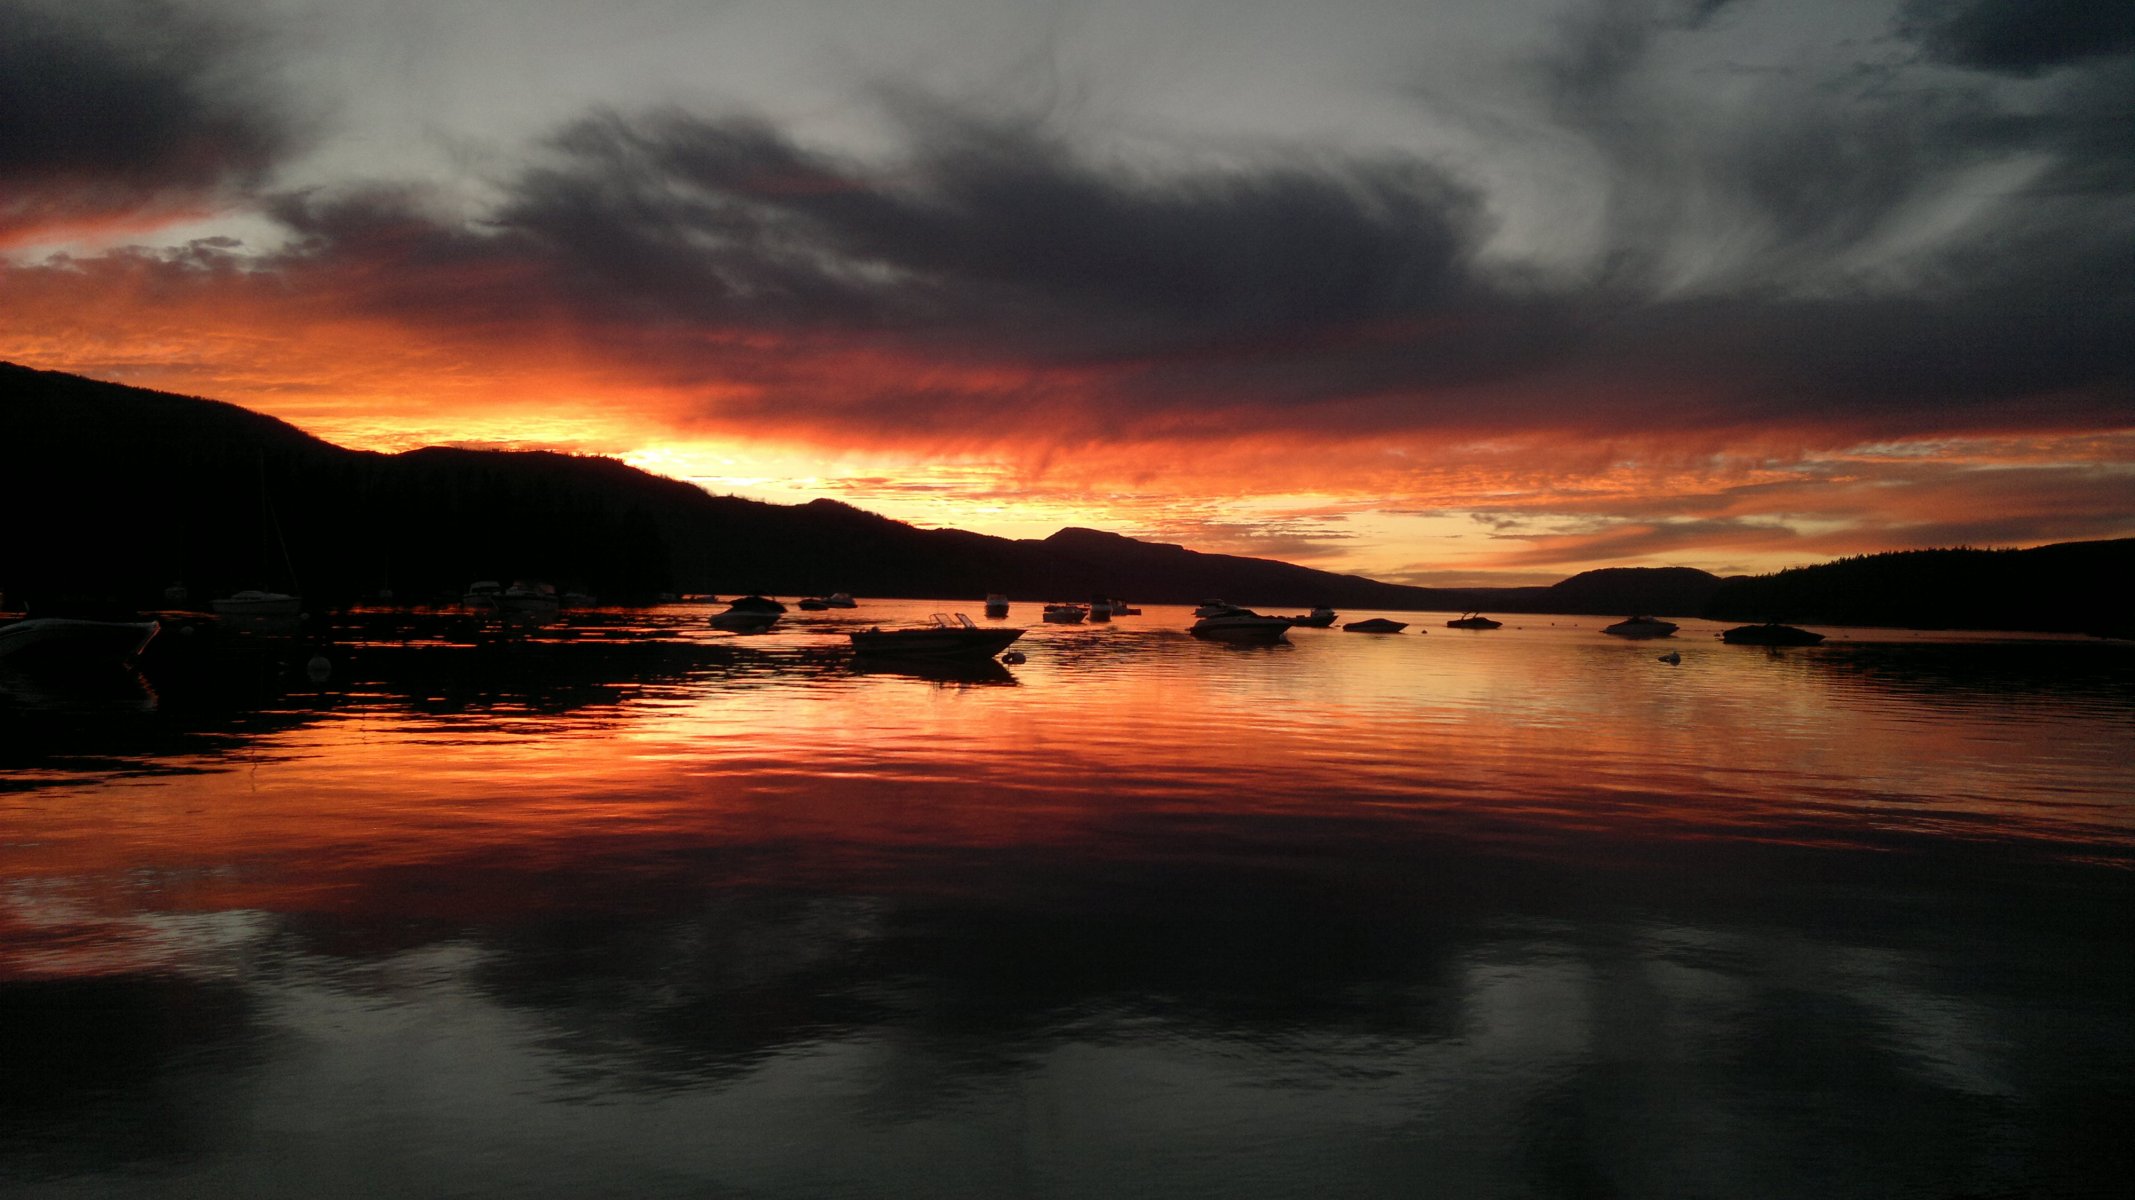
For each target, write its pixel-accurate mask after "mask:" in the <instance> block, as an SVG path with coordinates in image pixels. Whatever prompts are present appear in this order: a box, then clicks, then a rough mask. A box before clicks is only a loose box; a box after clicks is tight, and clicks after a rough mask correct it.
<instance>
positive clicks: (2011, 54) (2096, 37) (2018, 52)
mask: <svg viewBox="0 0 2135 1200" xmlns="http://www.w3.org/2000/svg"><path fill="white" fill-rule="evenodd" d="M1905 29H1906V31H1907V32H1908V33H1909V34H1911V35H1912V36H1914V37H1916V38H1918V39H1919V40H1920V42H1921V43H1922V44H1923V45H1925V46H1926V47H1927V48H1928V49H1929V50H1930V51H1931V52H1933V53H1934V54H1935V55H1936V56H1937V57H1938V58H1941V59H1943V60H1945V61H1947V62H1952V63H1956V64H1958V65H1960V66H1967V67H1976V68H1978V69H1980V70H1983V71H2005V72H2008V73H2010V74H2012V75H2036V74H2039V73H2041V72H2044V71H2050V70H2053V69H2054V68H2056V67H2062V66H2067V65H2069V64H2071V63H2078V62H2082V61H2085V60H2087V59H2094V58H2101V57H2108V56H2113V55H2127V54H2135V9H2130V8H2129V7H2128V6H2127V5H2125V4H2110V3H2108V4H2098V3H2094V2H2092V0H1912V3H1910V4H1908V5H1907V6H1906V12H1905Z"/></svg>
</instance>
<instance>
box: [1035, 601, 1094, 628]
mask: <svg viewBox="0 0 2135 1200" xmlns="http://www.w3.org/2000/svg"><path fill="white" fill-rule="evenodd" d="M1089 615H1090V610H1088V609H1086V608H1084V607H1083V606H1082V605H1080V604H1048V605H1046V606H1045V619H1046V620H1048V621H1050V622H1052V623H1053V624H1055V625H1080V624H1082V621H1083V618H1085V617H1087V616H1089Z"/></svg>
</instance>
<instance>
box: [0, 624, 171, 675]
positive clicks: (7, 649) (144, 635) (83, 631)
mask: <svg viewBox="0 0 2135 1200" xmlns="http://www.w3.org/2000/svg"><path fill="white" fill-rule="evenodd" d="M161 628H162V626H161V625H158V624H157V623H156V622H154V621H83V620H76V619H74V618H72V617H30V618H27V619H25V620H21V621H16V622H14V623H13V624H11V625H6V626H0V660H5V661H7V662H12V663H22V664H33V663H53V662H123V661H125V660H127V659H130V658H133V657H134V656H136V655H138V654H140V653H141V651H143V650H145V649H147V648H148V643H149V642H151V641H153V640H155V636H156V632H157V631H158V630H160V629H161Z"/></svg>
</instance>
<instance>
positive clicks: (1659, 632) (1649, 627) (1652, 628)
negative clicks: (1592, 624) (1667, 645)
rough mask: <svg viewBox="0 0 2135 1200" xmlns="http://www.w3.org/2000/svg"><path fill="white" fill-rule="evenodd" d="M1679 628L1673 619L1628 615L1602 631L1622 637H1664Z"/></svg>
mask: <svg viewBox="0 0 2135 1200" xmlns="http://www.w3.org/2000/svg"><path fill="white" fill-rule="evenodd" d="M1677 628H1678V626H1677V625H1676V624H1675V623H1674V622H1673V621H1663V620H1660V619H1658V618H1655V617H1626V618H1624V619H1623V620H1621V621H1618V622H1616V623H1615V624H1614V625H1611V626H1608V627H1607V628H1605V629H1603V630H1602V631H1601V632H1603V633H1606V634H1611V635H1613V636H1615V637H1621V638H1664V637H1669V636H1672V635H1673V634H1674V633H1675V631H1676V629H1677Z"/></svg>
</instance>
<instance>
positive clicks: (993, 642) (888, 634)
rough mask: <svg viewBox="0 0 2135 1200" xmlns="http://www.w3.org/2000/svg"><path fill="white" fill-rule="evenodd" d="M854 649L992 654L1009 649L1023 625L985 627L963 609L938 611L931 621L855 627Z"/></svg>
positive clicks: (902, 654) (871, 653)
mask: <svg viewBox="0 0 2135 1200" xmlns="http://www.w3.org/2000/svg"><path fill="white" fill-rule="evenodd" d="M846 636H847V637H850V638H851V639H852V643H853V653H855V654H860V655H866V656H868V657H872V658H991V657H993V656H994V655H996V654H999V653H1000V652H1001V651H1003V650H1006V649H1007V648H1008V647H1009V645H1010V644H1011V643H1013V642H1014V641H1015V640H1016V639H1017V638H1019V637H1022V636H1023V631H1022V630H1020V629H1000V628H991V629H989V628H986V627H985V626H982V625H979V624H977V623H975V622H973V621H972V619H971V618H970V617H967V616H965V615H964V614H962V613H956V614H954V615H953V616H952V615H951V614H949V613H935V614H934V615H933V617H932V619H931V623H929V624H926V625H919V626H914V627H912V628H908V629H880V628H877V629H856V630H854V631H852V632H851V633H849V634H847V635H846Z"/></svg>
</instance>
